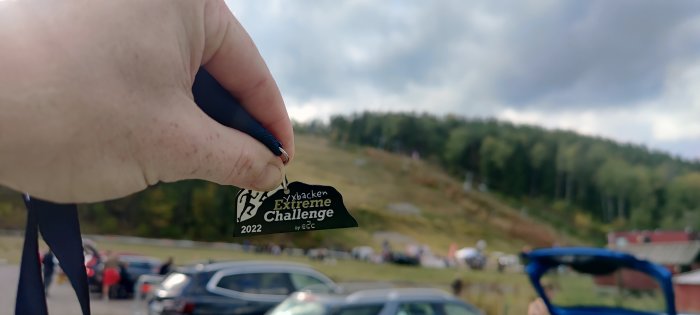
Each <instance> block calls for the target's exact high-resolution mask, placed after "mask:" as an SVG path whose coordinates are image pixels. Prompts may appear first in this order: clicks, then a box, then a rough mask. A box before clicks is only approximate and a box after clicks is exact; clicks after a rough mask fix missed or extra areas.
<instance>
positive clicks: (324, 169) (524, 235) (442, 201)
mask: <svg viewBox="0 0 700 315" xmlns="http://www.w3.org/2000/svg"><path fill="white" fill-rule="evenodd" d="M287 174H288V178H289V180H290V181H302V182H306V183H311V184H319V185H330V186H334V187H336V188H337V189H338V191H340V192H341V193H342V195H343V196H344V199H345V203H346V205H347V207H348V209H349V210H350V212H351V213H352V215H353V216H355V218H356V219H357V220H358V222H359V224H360V227H359V228H356V229H342V230H330V231H315V232H302V233H292V234H281V235H271V236H259V237H252V238H251V241H252V242H254V243H267V242H271V241H274V242H285V243H292V244H293V245H295V246H302V247H313V246H336V247H341V248H351V247H353V246H357V245H370V246H373V247H375V248H377V249H379V248H380V246H381V243H382V242H383V241H384V240H388V241H390V243H392V245H393V248H395V249H403V248H404V245H406V243H414V244H424V245H428V246H430V247H431V249H432V250H433V252H436V253H439V254H447V251H448V249H449V246H450V244H451V243H455V244H456V245H458V246H459V247H463V246H473V245H474V244H475V243H476V241H477V240H480V239H484V240H486V241H487V243H488V249H489V250H492V251H494V250H498V251H505V252H517V251H519V250H520V249H521V248H522V247H523V246H524V245H531V246H548V245H551V244H553V243H555V242H557V243H571V242H572V241H571V240H570V239H567V238H566V237H562V236H561V235H559V234H558V233H557V232H556V231H554V229H552V228H551V227H550V226H548V225H546V224H544V223H541V222H537V221H536V220H534V219H532V218H528V217H527V216H525V215H521V214H520V211H518V210H515V209H513V208H510V207H509V206H507V205H506V204H505V203H503V202H500V201H499V200H498V198H496V197H494V196H493V195H490V194H483V193H479V192H474V191H472V192H468V193H465V192H463V191H462V184H461V183H460V182H458V181H456V180H454V179H453V178H451V177H449V176H448V175H446V174H445V173H444V172H442V171H441V170H440V169H438V168H437V167H435V166H433V165H431V164H430V163H426V162H424V161H420V160H415V159H411V158H409V157H406V156H401V155H395V154H391V153H387V152H385V151H380V150H376V149H371V148H364V147H337V146H335V145H331V144H329V143H328V140H327V139H326V138H320V137H314V136H306V135H300V136H298V137H297V156H296V158H295V161H294V162H293V163H292V164H291V165H290V166H289V167H288V169H287ZM173 185H174V184H165V185H159V186H158V187H152V188H150V189H148V190H147V191H145V192H142V193H140V194H137V195H135V196H131V197H128V198H124V199H123V200H119V201H115V202H111V203H110V204H107V207H109V206H113V207H114V206H119V207H120V208H119V209H121V210H120V211H122V212H117V213H116V214H115V212H112V214H109V212H104V211H103V210H104V209H103V208H104V207H101V206H100V205H96V206H95V205H93V206H89V207H84V208H83V209H81V215H82V216H83V219H82V222H83V224H82V228H83V231H84V232H87V233H115V234H135V235H141V236H161V237H187V236H184V235H183V234H177V233H175V234H174V235H170V236H168V235H157V234H152V233H153V231H156V232H157V231H158V230H159V227H158V226H152V227H150V228H149V229H147V230H148V231H150V232H147V233H144V232H143V231H142V230H143V229H139V228H135V227H134V224H133V223H134V220H137V219H138V218H139V217H138V216H137V215H140V216H141V220H147V219H152V217H158V215H159V214H160V212H157V211H161V210H160V209H155V208H154V209H155V210H157V211H155V210H154V209H151V208H153V207H156V208H159V207H172V206H174V205H173V203H175V204H178V205H179V207H181V208H183V209H182V210H181V211H182V212H180V214H178V215H177V216H179V217H180V218H182V217H184V218H185V219H187V218H188V217H196V216H197V215H198V213H197V211H196V210H194V208H192V207H194V206H195V205H194V204H188V203H187V202H186V200H187V198H185V199H184V200H180V199H172V198H178V197H180V196H181V193H182V191H181V190H175V194H174V195H173V194H170V195H168V194H167V193H166V194H164V193H163V188H164V187H165V188H167V187H172V188H175V189H190V188H187V187H189V186H184V185H183V186H177V187H176V186H173ZM207 187H208V186H207ZM209 188H212V187H209ZM209 188H206V187H205V189H209ZM213 188H216V187H213ZM221 189H223V190H224V191H226V192H231V190H229V189H228V188H221ZM185 191H186V190H185ZM207 191H209V190H207ZM197 194H199V192H198V193H195V197H192V198H190V199H192V200H195V202H205V203H204V204H205V205H208V206H206V207H209V208H211V207H217V206H216V204H210V203H206V202H208V201H207V200H210V199H212V198H210V197H206V195H204V197H202V195H201V194H200V195H197ZM154 196H156V197H157V198H158V199H154ZM139 198H141V199H139ZM169 198H170V199H169ZM202 198H205V199H202ZM206 198H209V199H206ZM144 199H145V200H148V199H152V200H156V201H153V202H151V203H146V204H144V203H140V202H139V200H144ZM181 203H184V204H181ZM222 207H223V209H221V210H217V211H218V214H215V215H217V216H225V217H228V219H227V220H231V221H230V222H231V223H232V222H233V217H234V214H233V209H231V207H230V206H226V205H224V206H222ZM406 208H407V209H406ZM168 211H175V210H172V209H171V210H168ZM98 214H99V215H100V216H98ZM0 216H1V217H2V218H3V220H0V228H22V227H23V219H24V210H23V209H22V204H21V199H20V198H19V195H18V194H16V193H9V192H8V191H6V190H4V191H0ZM200 216H201V215H200ZM129 217H131V218H132V219H131V221H129V220H127V219H125V218H129ZM118 220H122V221H124V222H121V221H119V222H121V223H118V222H117V223H115V224H114V229H113V230H105V228H104V226H105V224H104V223H105V222H107V221H115V222H116V221H118ZM204 220H205V222H211V221H210V220H211V217H204ZM100 224H102V225H100ZM166 224H167V222H166ZM205 225H206V224H205ZM229 225H230V224H229ZM148 233H151V234H148ZM212 233H213V235H214V236H216V237H215V239H218V240H225V241H232V238H230V236H228V235H230V234H228V233H226V232H221V231H219V232H217V231H214V232H212ZM195 238H196V237H195ZM209 240H212V238H210V239H209ZM236 241H243V240H240V239H239V240H236Z"/></svg>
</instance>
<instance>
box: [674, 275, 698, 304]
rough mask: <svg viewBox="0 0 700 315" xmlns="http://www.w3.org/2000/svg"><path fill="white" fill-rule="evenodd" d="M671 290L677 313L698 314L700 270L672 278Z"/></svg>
mask: <svg viewBox="0 0 700 315" xmlns="http://www.w3.org/2000/svg"><path fill="white" fill-rule="evenodd" d="M673 289H674V291H675V293H676V308H677V309H678V311H679V312H686V313H691V312H692V313H700V298H698V297H700V270H696V271H693V272H688V273H684V274H680V275H677V276H675V277H673Z"/></svg>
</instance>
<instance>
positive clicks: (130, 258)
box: [117, 254, 160, 263]
mask: <svg viewBox="0 0 700 315" xmlns="http://www.w3.org/2000/svg"><path fill="white" fill-rule="evenodd" d="M117 257H119V260H121V261H125V262H149V263H160V259H158V258H155V257H149V256H142V255H137V254H117Z"/></svg>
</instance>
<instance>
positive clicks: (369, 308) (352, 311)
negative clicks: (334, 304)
mask: <svg viewBox="0 0 700 315" xmlns="http://www.w3.org/2000/svg"><path fill="white" fill-rule="evenodd" d="M383 307H384V305H383V304H371V305H353V306H347V307H342V308H340V309H338V310H336V311H334V312H333V315H377V314H379V312H381V311H382V308H383Z"/></svg>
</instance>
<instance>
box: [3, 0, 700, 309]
mask: <svg viewBox="0 0 700 315" xmlns="http://www.w3.org/2000/svg"><path fill="white" fill-rule="evenodd" d="M227 3H228V5H229V7H230V8H231V9H232V10H233V11H234V14H235V15H236V16H237V18H238V19H239V20H240V21H241V23H242V24H243V26H244V27H245V28H246V29H247V30H248V32H249V33H250V35H251V37H252V38H253V40H254V41H255V43H256V44H257V45H258V48H259V49H260V51H261V54H262V55H263V57H264V58H265V60H266V61H267V63H268V66H269V68H270V70H271V72H272V73H273V75H274V77H275V78H276V80H277V82H278V85H279V87H280V89H281V91H282V94H283V96H284V99H285V101H286V104H287V106H288V110H289V113H290V116H291V118H292V119H293V120H294V122H295V133H296V136H297V156H296V159H295V160H294V162H293V163H292V164H291V165H290V166H289V167H288V170H287V172H288V177H289V179H290V181H303V182H307V183H313V184H322V185H330V186H334V187H336V188H337V189H338V190H339V191H340V192H341V193H342V194H343V197H344V200H345V203H346V205H347V206H348V209H349V210H350V212H351V213H352V215H353V216H354V217H355V218H356V219H357V221H358V223H359V225H360V227H359V228H355V229H343V230H331V231H317V232H302V233H294V234H278V235H269V236H259V237H250V238H236V239H234V238H233V237H232V233H233V227H234V221H235V219H234V215H235V214H234V204H235V194H236V192H237V190H236V188H234V187H221V186H217V185H214V184H210V183H205V182H200V181H185V182H179V183H174V184H159V185H156V186H154V187H151V188H149V189H148V190H146V191H144V192H141V193H138V194H135V195H132V196H129V197H126V198H122V199H120V200H115V201H110V202H105V203H97V204H88V205H81V206H80V208H81V209H80V215H81V222H82V231H83V233H84V234H85V235H86V239H89V240H87V241H86V242H87V243H89V244H90V247H93V250H92V251H91V253H90V255H91V257H92V256H94V257H96V258H95V261H94V262H93V263H94V264H95V267H94V268H93V269H94V270H93V271H94V272H95V275H96V277H98V278H99V277H101V275H100V272H102V271H101V270H102V269H101V268H103V267H99V266H100V264H104V263H105V262H107V261H108V260H110V259H112V260H117V261H119V262H121V263H122V264H123V263H124V262H126V266H128V265H131V269H130V270H128V272H127V274H129V275H127V276H123V278H125V279H129V278H131V281H132V283H128V284H127V285H126V287H133V285H134V284H135V282H136V281H137V280H138V276H140V275H142V274H152V275H157V274H160V273H161V270H160V269H161V267H162V266H163V264H164V263H165V262H166V261H168V259H169V258H173V259H174V263H173V265H172V266H173V270H174V269H175V267H176V266H185V265H190V264H197V263H202V264H207V263H208V262H209V261H210V260H217V261H221V260H248V259H256V260H272V261H279V260H284V261H295V262H300V263H303V264H305V265H310V266H312V267H313V268H314V269H315V270H318V271H320V272H321V273H323V274H324V275H326V276H328V277H329V278H330V279H332V280H333V281H334V282H350V283H362V285H361V286H362V287H376V286H380V287H384V286H392V287H395V286H398V287H406V286H408V287H429V288H438V289H442V290H446V291H447V292H453V293H455V288H456V287H459V288H460V290H459V292H456V293H458V294H457V297H458V298H459V299H461V300H463V301H465V302H468V303H470V304H472V305H475V306H476V307H478V308H480V309H482V310H483V311H485V312H486V313H488V314H525V313H526V310H527V305H528V303H529V302H530V301H531V300H532V299H533V298H534V297H535V293H534V291H532V289H531V288H530V286H529V284H528V283H527V280H526V277H525V275H523V273H522V266H521V262H520V260H519V259H518V256H517V255H518V254H519V253H520V252H522V251H527V250H529V249H530V248H535V247H547V246H558V245H591V246H608V247H612V248H616V249H621V250H625V251H628V252H631V253H633V254H635V255H640V256H642V257H646V258H649V259H651V260H652V261H655V262H658V263H661V264H664V265H666V266H667V267H668V268H669V269H670V270H672V271H673V272H674V273H677V274H679V275H682V274H683V273H686V272H692V271H693V270H694V269H695V268H696V267H698V266H700V264H698V262H700V257H698V256H699V254H700V245H699V244H700V243H699V242H700V241H698V240H699V239H700V234H698V233H697V232H696V231H698V229H699V228H700V194H699V193H698V191H700V161H699V160H698V158H700V120H698V117H700V93H699V92H698V91H700V53H699V52H700V50H698V47H700V3H698V2H696V1H673V2H662V1H651V0H649V1H614V2H611V1H550V0H530V1H469V2H465V1H456V0H455V1H450V0H443V1H431V2H425V1H399V0H391V1H382V2H376V1H363V0H357V1H344V2H337V1H307V0H297V1H272V0H270V1H227ZM0 218H2V219H0V232H1V233H2V235H0V278H2V279H9V278H6V277H5V276H7V277H10V278H11V277H16V270H17V265H18V261H19V253H20V250H21V241H22V239H21V232H22V230H23V227H24V219H25V210H24V208H23V205H22V203H21V198H20V196H19V194H18V193H16V192H12V191H9V190H2V188H0ZM671 244H672V245H673V246H671ZM671 247H673V248H674V249H675V251H673V252H659V251H660V250H661V249H660V248H667V250H668V248H671ZM45 250H46V247H44V248H43V251H45ZM136 266H141V267H140V268H141V270H140V271H137V270H136V269H138V268H137V267H136ZM57 270H58V269H57ZM170 271H172V270H168V272H170ZM165 274H167V272H166V273H164V274H163V275H165ZM185 274H186V273H185ZM56 277H57V280H55V281H54V286H55V287H56V288H55V290H57V293H56V295H55V296H50V298H49V303H50V304H51V303H53V304H56V305H57V304H61V305H67V306H65V307H67V308H68V309H71V307H74V306H75V305H74V304H75V302H74V301H73V298H74V296H72V295H71V294H72V293H70V291H69V288H68V286H67V285H66V283H65V280H61V278H60V272H59V271H57V275H56ZM684 279H687V277H686V278H684ZM161 280H162V279H161ZM175 280H177V279H175ZM97 281H101V280H99V279H98V280H97ZM173 281H174V280H173ZM3 282H6V284H4V285H0V295H3V296H8V297H7V299H8V300H7V303H0V305H7V306H3V307H5V309H2V310H0V313H5V312H8V313H9V312H10V310H11V305H12V304H13V298H14V290H15V284H16V281H14V280H13V281H3ZM698 282H699V279H696V280H695V282H693V281H691V283H690V284H689V286H691V287H693V285H694V286H695V287H694V288H695V289H697V287H698V286H697V285H698ZM369 283H373V284H369ZM377 283H379V284H377ZM576 283H579V282H576ZM684 283H685V282H684ZM154 285H155V284H154ZM97 286H98V287H99V286H100V285H99V284H98V285H97ZM594 286H595V284H594V283H593V282H590V283H588V282H587V283H585V284H581V285H577V286H574V287H577V288H579V290H580V288H582V287H587V288H590V289H591V290H593V289H592V288H593V287H594ZM140 289H142V288H140ZM140 289H139V288H137V292H136V293H134V292H121V293H119V292H116V293H114V292H113V294H114V296H113V298H114V300H110V301H103V300H102V299H101V298H102V297H101V296H97V297H96V299H97V300H96V301H95V303H94V304H95V308H96V311H95V313H96V314H131V313H134V312H136V313H138V312H140V311H143V309H144V308H143V307H145V306H144V305H141V306H139V307H136V306H135V307H134V308H133V309H132V308H131V305H132V302H131V300H128V298H133V297H134V296H136V297H137V298H139V299H140V297H139V294H140V293H139V292H138V290H140ZM115 290H116V289H115ZM97 291H100V290H99V288H98V289H97ZM132 291H133V290H132ZM698 292H700V291H698ZM122 293H123V294H122ZM151 293H152V292H151ZM96 294H97V295H99V292H97V293H96ZM110 294H112V293H110ZM144 294H145V293H144ZM426 294H427V293H426ZM2 302H4V300H3V301H2ZM120 303H121V304H120ZM134 305H135V304H134ZM183 305H184V304H183ZM75 307H76V308H73V310H77V306H75ZM183 307H184V306H183ZM196 307H197V306H193V308H194V309H196ZM58 313H61V312H60V311H59V312H58ZM409 313H410V312H409ZM416 314H419V313H416ZM420 314H422V313H420Z"/></svg>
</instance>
